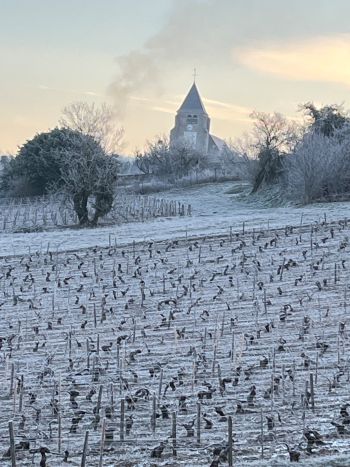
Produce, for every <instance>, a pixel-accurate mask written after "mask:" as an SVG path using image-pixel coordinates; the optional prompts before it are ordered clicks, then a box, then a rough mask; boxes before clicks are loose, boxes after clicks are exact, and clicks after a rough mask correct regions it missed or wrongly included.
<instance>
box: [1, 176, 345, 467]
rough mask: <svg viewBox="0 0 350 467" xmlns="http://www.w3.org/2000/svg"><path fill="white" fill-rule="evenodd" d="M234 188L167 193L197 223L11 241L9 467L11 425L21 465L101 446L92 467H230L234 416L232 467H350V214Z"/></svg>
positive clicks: (6, 340)
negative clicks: (188, 208)
mask: <svg viewBox="0 0 350 467" xmlns="http://www.w3.org/2000/svg"><path fill="white" fill-rule="evenodd" d="M230 186H232V185H227V184H222V185H216V186H215V185H208V186H203V187H200V188H198V187H197V188H193V189H186V190H179V191H177V190H174V191H173V192H169V193H166V194H164V197H167V198H169V199H179V200H180V201H182V202H184V203H189V204H191V205H192V212H193V215H192V217H185V218H172V219H162V220H160V219H158V220H154V221H151V222H147V223H146V222H145V223H133V224H129V225H123V226H121V227H118V228H114V229H112V228H99V229H96V230H83V231H77V230H65V231H57V232H50V233H44V232H43V233H36V234H14V235H3V236H2V237H1V238H0V245H1V251H2V254H1V260H0V283H1V297H0V310H1V317H2V327H1V332H0V338H1V339H0V347H1V348H0V398H1V402H2V404H1V405H2V411H1V414H0V440H1V449H2V452H1V455H2V454H3V453H5V451H7V449H8V447H9V437H8V421H9V420H13V422H14V432H15V441H16V444H17V445H18V444H19V443H20V442H21V441H22V442H23V441H25V440H28V441H29V443H30V449H29V450H28V449H19V450H18V451H17V452H16V456H17V465H20V466H29V465H33V466H34V465H39V462H40V457H41V455H40V453H39V452H38V450H39V448H40V447H47V448H48V449H49V450H50V452H49V453H47V454H46V456H47V465H48V466H61V465H62V466H63V465H67V464H65V463H64V462H63V458H64V453H65V451H66V450H67V451H68V452H69V455H68V461H70V462H71V465H81V457H82V450H83V445H84V437H85V435H86V432H87V431H89V440H88V446H89V449H88V454H87V464H86V465H87V466H89V467H90V466H91V467H94V466H97V465H99V459H100V457H101V456H102V457H103V460H102V464H101V465H103V466H118V467H128V466H130V467H132V466H145V467H146V466H149V467H151V466H173V467H176V466H187V467H191V466H193V467H203V466H208V467H209V466H210V465H212V466H213V467H214V466H215V465H228V460H227V449H226V443H227V439H228V434H227V431H228V417H229V416H232V419H233V438H234V442H233V465H269V466H283V465H288V464H289V463H290V457H289V453H288V449H289V451H290V453H291V456H295V457H299V456H300V458H299V461H300V464H304V463H306V464H307V465H327V466H328V465H343V466H347V465H349V462H350V461H349V456H350V443H349V440H350V415H349V416H348V415H347V411H348V412H349V414H350V409H348V408H347V406H346V404H347V403H349V402H350V401H349V381H350V373H349V370H350V367H349V363H350V362H349V346H350V344H349V330H348V326H349V321H348V313H349V306H350V304H349V294H350V289H349V281H348V271H349V268H350V264H349V248H350V245H349V238H350V224H349V225H348V223H347V222H344V221H343V220H342V219H344V218H345V217H347V211H348V209H349V204H346V203H343V204H333V205H317V206H311V207H307V208H303V209H296V208H292V207H289V208H277V209H273V208H264V207H263V206H257V205H253V204H252V203H247V202H244V201H239V200H238V199H237V198H236V196H235V195H227V194H226V195H225V192H227V189H228V188H229V187H230ZM243 223H244V229H243ZM311 224H312V228H311ZM287 225H288V226H294V227H286V226H287ZM230 227H232V229H230ZM144 240H146V241H144ZM95 245H96V246H95ZM22 377H23V379H22ZM11 381H12V383H11ZM312 383H313V386H314V392H313V391H311V384H312ZM122 401H124V407H125V414H124V417H122V416H121V407H122ZM198 410H200V417H199V418H197V414H198ZM175 417H176V420H175ZM121 420H123V423H122V425H123V426H121ZM198 421H199V426H200V439H197V434H198ZM175 422H176V446H175V445H174V436H173V435H174V430H173V428H174V423H175ZM59 426H60V429H59ZM103 427H104V430H103ZM103 431H104V433H105V446H104V447H105V449H104V450H103V451H102V454H101V436H102V432H103ZM59 432H60V436H59ZM307 438H309V441H308V440H307ZM286 445H288V447H287V446H286ZM23 447H24V446H23V445H22V448H23ZM158 448H159V449H158ZM174 450H175V451H176V454H177V455H176V456H174ZM157 454H160V457H159V458H158V457H155V456H156V455H157ZM335 459H337V463H335V462H336V461H335ZM0 465H4V466H7V465H11V464H10V461H9V460H8V459H5V458H3V459H1V461H0Z"/></svg>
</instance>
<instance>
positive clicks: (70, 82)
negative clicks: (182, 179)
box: [0, 0, 350, 151]
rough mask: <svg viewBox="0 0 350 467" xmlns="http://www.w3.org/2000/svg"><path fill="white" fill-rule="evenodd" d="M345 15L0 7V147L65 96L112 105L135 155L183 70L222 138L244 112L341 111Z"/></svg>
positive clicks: (246, 0) (168, 3) (320, 4)
mask: <svg viewBox="0 0 350 467" xmlns="http://www.w3.org/2000/svg"><path fill="white" fill-rule="evenodd" d="M349 18H350V2H349V1H348V0H304V1H302V0H293V1H290V0H85V1H83V0H60V1H54V0H46V1H45V0H0V25H1V26H0V109H1V111H0V150H3V151H6V150H9V151H14V150H15V148H16V146H17V145H19V144H21V143H23V142H24V141H25V139H27V138H30V137H32V136H33V135H34V134H35V133H36V132H38V131H43V130H46V129H48V128H52V127H54V126H55V125H56V124H57V121H58V119H59V116H60V112H61V110H62V108H63V107H64V106H65V105H67V104H69V103H70V102H72V101H76V100H87V101H89V102H91V101H97V102H102V101H107V102H110V103H111V104H113V105H115V106H116V108H117V109H119V110H120V115H121V124H122V125H123V126H124V127H125V131H126V140H127V142H128V150H129V151H132V150H133V149H134V148H135V147H136V146H138V147H139V148H142V147H143V145H144V143H145V141H146V139H151V138H153V137H154V136H155V135H156V134H162V133H168V132H169V130H170V128H171V127H172V125H173V120H174V112H175V110H176V108H177V107H178V106H179V105H180V103H181V99H182V98H183V96H184V94H185V93H186V92H187V90H188V88H189V86H190V85H191V75H192V69H193V67H197V69H198V73H199V77H198V85H199V88H200V91H201V94H202V97H203V98H204V99H205V105H206V106H207V110H208V111H209V113H210V115H211V117H212V126H213V130H214V132H215V133H216V134H218V136H222V137H225V138H229V137H236V136H239V135H240V134H241V133H242V132H243V131H244V130H245V129H247V128H248V125H249V112H250V110H252V109H255V108H256V109H258V110H265V111H272V110H278V111H281V112H284V113H286V114H288V115H291V116H293V117H295V116H297V113H296V109H297V106H298V103H300V102H304V101H306V100H314V101H315V102H319V103H326V102H343V101H344V102H345V104H348V102H349V100H350V87H349V86H350V26H349V25H350V21H349ZM118 57H119V59H118ZM348 105H349V107H350V103H349V104H348Z"/></svg>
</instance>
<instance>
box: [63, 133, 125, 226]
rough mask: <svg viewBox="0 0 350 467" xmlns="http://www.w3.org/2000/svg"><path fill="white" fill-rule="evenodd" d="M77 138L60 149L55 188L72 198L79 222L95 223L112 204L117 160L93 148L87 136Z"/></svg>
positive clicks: (83, 223) (92, 140)
mask: <svg viewBox="0 0 350 467" xmlns="http://www.w3.org/2000/svg"><path fill="white" fill-rule="evenodd" d="M80 141H81V144H80V146H78V145H75V149H73V150H72V149H63V150H61V151H60V154H59V159H60V183H59V187H60V188H59V189H58V192H59V193H62V194H63V195H64V196H65V198H66V199H67V200H68V201H70V202H72V204H73V208H74V211H75V212H76V214H77V216H78V219H79V224H80V225H81V226H95V225H96V224H97V222H98V219H99V218H100V217H103V216H105V215H106V214H108V212H109V211H110V210H111V209H112V207H113V201H114V193H115V186H116V182H117V174H118V169H119V161H118V159H117V158H116V157H113V156H109V155H107V154H106V153H105V151H104V150H103V149H102V147H101V146H99V148H96V141H95V140H94V139H93V138H91V137H90V136H86V135H83V137H82V138H81V140H80Z"/></svg>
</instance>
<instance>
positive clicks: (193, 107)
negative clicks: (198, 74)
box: [178, 82, 207, 114]
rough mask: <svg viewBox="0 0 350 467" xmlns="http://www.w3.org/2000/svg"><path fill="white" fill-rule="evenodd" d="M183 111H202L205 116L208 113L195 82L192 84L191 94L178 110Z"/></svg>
mask: <svg viewBox="0 0 350 467" xmlns="http://www.w3.org/2000/svg"><path fill="white" fill-rule="evenodd" d="M183 111H200V112H204V113H205V114H206V113H207V112H206V110H205V107H204V105H203V102H202V99H201V96H200V94H199V91H198V88H197V85H196V83H195V82H194V83H193V84H192V87H191V89H190V90H189V93H188V94H187V96H186V97H185V100H184V101H183V103H182V105H181V107H180V108H179V110H178V112H183Z"/></svg>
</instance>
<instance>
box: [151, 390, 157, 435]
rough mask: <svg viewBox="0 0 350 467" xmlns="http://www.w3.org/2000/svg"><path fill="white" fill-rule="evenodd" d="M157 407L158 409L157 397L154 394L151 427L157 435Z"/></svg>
mask: <svg viewBox="0 0 350 467" xmlns="http://www.w3.org/2000/svg"><path fill="white" fill-rule="evenodd" d="M156 407H157V399H156V395H155V394H153V399H152V418H151V426H152V433H153V434H155V432H156V420H157V416H156Z"/></svg>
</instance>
